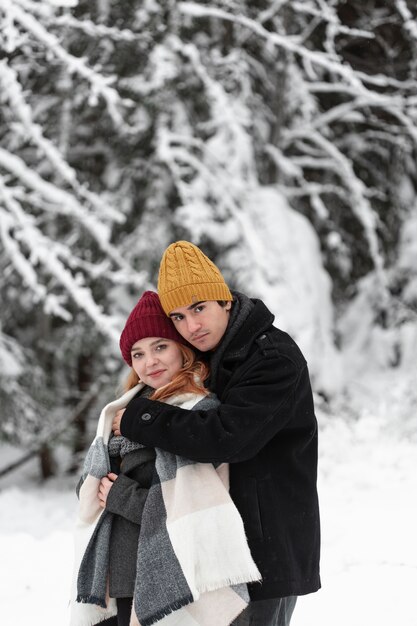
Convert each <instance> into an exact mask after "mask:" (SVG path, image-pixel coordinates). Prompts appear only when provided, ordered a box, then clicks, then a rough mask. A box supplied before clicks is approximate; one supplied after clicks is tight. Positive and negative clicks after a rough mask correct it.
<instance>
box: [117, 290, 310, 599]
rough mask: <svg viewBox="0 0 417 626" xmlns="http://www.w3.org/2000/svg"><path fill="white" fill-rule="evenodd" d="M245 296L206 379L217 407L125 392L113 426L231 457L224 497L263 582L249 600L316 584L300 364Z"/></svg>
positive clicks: (144, 439) (197, 453) (291, 346)
mask: <svg viewBox="0 0 417 626" xmlns="http://www.w3.org/2000/svg"><path fill="white" fill-rule="evenodd" d="M253 302H254V307H253V309H252V311H251V312H250V314H249V316H248V317H247V319H246V320H245V321H244V322H243V325H242V327H240V328H239V332H238V333H237V334H236V336H235V337H234V338H233V339H232V340H231V342H230V344H229V345H228V346H227V347H226V349H225V353H224V354H223V357H222V360H221V362H220V366H219V367H218V370H217V376H216V380H214V381H211V390H212V391H214V393H216V395H217V396H218V398H219V400H220V402H221V404H220V406H219V407H217V408H215V409H210V410H207V411H199V410H191V411H187V410H183V409H179V408H177V407H174V406H170V405H167V404H164V403H160V402H155V401H151V400H147V399H144V398H134V399H133V400H131V402H130V403H129V405H128V406H127V409H126V411H125V413H124V415H123V418H122V421H121V432H122V434H123V435H125V436H126V437H128V438H129V439H131V440H133V441H139V442H140V443H143V444H145V445H148V446H157V447H160V448H162V449H165V450H168V451H170V452H173V453H175V454H179V455H181V456H184V457H187V458H189V459H192V460H196V461H200V462H228V463H230V493H231V496H232V498H233V500H234V502H235V504H236V506H237V508H238V510H239V512H240V514H241V516H242V519H243V523H244V526H245V530H246V535H247V538H248V543H249V547H250V550H251V552H252V556H253V558H254V560H255V562H256V564H257V566H258V568H259V570H260V572H261V574H262V579H263V582H262V583H255V584H252V585H250V586H249V591H250V596H251V599H252V600H261V599H268V598H277V597H285V596H289V595H303V594H307V593H311V592H314V591H317V589H319V588H320V576H319V556H320V522H319V507H318V498H317V489H316V480H317V422H316V418H315V415H314V407H313V398H312V392H311V386H310V380H309V374H308V369H307V364H306V361H305V359H304V357H303V355H302V353H301V351H300V349H299V348H298V346H297V345H296V343H295V342H294V341H293V339H291V337H290V336H289V335H288V334H286V333H285V332H283V331H281V330H279V329H277V328H275V327H274V326H273V325H272V324H273V321H274V316H273V315H272V313H271V312H270V311H269V310H268V309H267V308H266V306H265V305H264V304H263V302H261V301H260V300H254V301H253Z"/></svg>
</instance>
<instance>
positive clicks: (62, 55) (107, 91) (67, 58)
mask: <svg viewBox="0 0 417 626" xmlns="http://www.w3.org/2000/svg"><path fill="white" fill-rule="evenodd" d="M23 5H24V2H23ZM2 10H3V11H4V12H5V13H6V16H7V17H9V18H11V19H12V21H14V22H15V23H18V24H20V25H21V27H22V28H24V29H25V30H26V32H28V33H30V34H31V35H32V36H33V37H35V38H36V39H37V40H38V41H39V42H40V43H41V44H42V45H43V46H45V49H46V51H48V52H49V54H52V55H53V56H54V57H55V58H56V59H58V60H59V61H60V62H62V63H63V64H64V66H65V67H66V69H67V71H68V73H69V74H77V75H79V76H80V77H81V78H83V79H84V80H86V81H87V82H88V83H89V85H90V89H91V93H90V104H91V105H94V104H97V102H98V99H99V98H100V97H101V98H103V100H104V101H105V103H106V107H107V110H108V113H109V115H110V117H111V118H112V120H113V122H114V124H115V125H116V126H117V127H125V126H126V125H125V122H124V119H123V115H122V112H121V111H123V110H124V109H126V107H130V106H131V105H132V102H131V101H130V100H127V99H123V98H121V96H120V95H119V93H118V91H117V90H116V89H115V88H114V87H112V86H111V85H112V84H113V83H114V82H115V81H116V76H104V75H103V74H101V73H100V72H98V71H96V70H95V69H93V68H91V67H89V65H88V64H87V62H86V60H85V59H83V58H80V57H75V56H74V55H72V54H70V53H69V52H68V51H67V50H65V48H64V47H63V46H62V45H61V43H60V41H59V39H58V38H57V37H56V36H55V35H53V34H51V33H49V32H48V31H47V30H46V28H45V27H44V26H43V25H42V24H41V22H40V21H39V20H37V19H35V18H34V16H33V15H31V14H30V13H29V12H28V11H26V10H24V8H23V6H22V5H21V4H20V0H3V6H2Z"/></svg>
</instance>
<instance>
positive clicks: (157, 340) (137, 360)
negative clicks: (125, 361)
mask: <svg viewBox="0 0 417 626" xmlns="http://www.w3.org/2000/svg"><path fill="white" fill-rule="evenodd" d="M131 355H132V367H133V369H134V370H135V372H136V374H137V375H138V376H139V379H140V381H141V382H142V383H145V385H149V387H152V388H153V389H159V388H160V387H163V386H164V385H167V384H168V383H170V382H171V380H173V378H175V376H176V374H178V372H179V371H180V369H181V368H182V365H183V357H182V353H181V351H180V348H179V345H178V344H177V343H176V342H175V341H172V340H171V339H162V338H161V337H146V338H145V339H140V340H139V341H137V342H136V343H135V344H134V345H133V347H132V350H131Z"/></svg>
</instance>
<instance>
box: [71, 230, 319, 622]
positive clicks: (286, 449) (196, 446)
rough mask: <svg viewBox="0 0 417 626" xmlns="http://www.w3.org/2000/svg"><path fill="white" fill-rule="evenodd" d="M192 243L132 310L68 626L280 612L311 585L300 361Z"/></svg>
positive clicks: (314, 564) (89, 492) (311, 470)
mask: <svg viewBox="0 0 417 626" xmlns="http://www.w3.org/2000/svg"><path fill="white" fill-rule="evenodd" d="M273 321H274V316H273V315H272V314H271V312H270V311H269V310H268V309H267V308H266V306H265V305H264V304H263V302H262V301H260V300H256V299H250V298H249V297H247V296H245V295H244V294H242V293H238V292H231V291H230V290H229V288H228V286H227V284H226V283H225V281H224V278H223V276H222V274H221V272H220V271H219V269H218V268H217V267H216V265H214V263H212V261H210V259H208V257H206V256H205V255H204V254H203V252H202V251H201V250H200V249H199V248H198V247H196V246H194V245H193V244H191V243H189V242H186V241H178V242H176V243H173V244H171V245H170V246H169V247H168V248H167V250H166V251H165V253H164V255H163V258H162V261H161V266H160V271H159V278H158V294H156V293H153V292H149V291H148V292H145V293H144V294H143V295H142V296H141V298H140V299H139V301H138V303H137V304H136V306H135V308H134V309H133V311H132V312H131V314H130V315H129V317H128V319H127V321H126V324H125V327H124V329H123V331H122V334H121V338H120V349H121V353H122V356H123V358H124V360H125V361H126V363H127V364H128V365H129V366H130V367H131V371H130V374H129V377H128V379H127V382H126V385H125V393H124V394H123V395H122V396H121V397H120V398H118V399H117V400H115V401H114V402H112V403H110V404H109V405H107V406H106V407H104V409H103V411H102V413H101V415H100V418H99V422H98V427H97V434H96V437H95V439H94V441H93V444H92V445H91V447H90V450H89V451H88V454H87V457H86V460H85V463H84V469H83V475H82V477H81V480H80V483H79V488H78V495H79V500H80V502H79V513H78V522H77V531H76V532H77V537H76V559H75V573H74V587H73V598H72V602H71V607H72V611H71V626H92V625H93V624H99V623H100V624H103V625H105V626H110V625H114V626H151V625H152V624H161V625H166V626H174V625H176V626H199V625H200V626H228V625H229V624H233V625H234V626H245V625H253V626H288V625H289V623H290V619H291V615H292V612H293V609H294V606H295V602H296V599H297V596H299V595H304V594H308V593H312V592H314V591H317V590H318V589H319V588H320V577H319V552H320V525H319V509H318V499H317V490H316V479H317V423H316V418H315V415H314V407H313V399H312V392H311V387H310V380H309V374H308V369H307V364H306V361H305V359H304V357H303V355H302V353H301V352H300V350H299V348H298V346H297V345H296V343H295V342H294V341H293V340H292V339H291V337H289V335H287V334H286V333H285V332H283V331H281V330H279V329H277V328H275V327H274V326H273Z"/></svg>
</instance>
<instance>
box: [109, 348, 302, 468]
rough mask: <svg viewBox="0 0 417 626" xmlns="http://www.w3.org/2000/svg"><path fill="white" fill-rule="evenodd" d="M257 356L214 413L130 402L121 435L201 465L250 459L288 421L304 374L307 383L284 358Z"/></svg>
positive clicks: (151, 403) (146, 401) (137, 400)
mask: <svg viewBox="0 0 417 626" xmlns="http://www.w3.org/2000/svg"><path fill="white" fill-rule="evenodd" d="M257 356H258V358H257V360H255V361H254V362H251V363H249V364H248V367H246V369H245V370H243V371H241V375H240V377H239V380H237V381H235V384H232V385H230V388H229V390H228V392H227V393H226V394H225V396H224V397H223V398H222V402H221V404H220V405H219V406H218V407H217V408H213V409H209V410H206V411H202V410H196V409H192V410H184V409H180V408H178V407H175V406H170V405H167V404H163V403H161V402H157V401H152V400H148V399H144V398H134V399H133V400H132V401H131V402H130V403H129V404H128V406H127V408H126V411H125V413H124V415H123V417H122V421H121V432H122V434H123V435H124V436H125V437H128V438H129V439H131V440H133V441H138V442H140V443H142V444H144V445H147V446H155V447H160V448H162V449H164V450H168V451H169V452H172V453H174V454H178V455H180V456H184V457H186V458H188V459H191V460H194V461H199V462H202V463H210V462H211V463H215V462H228V463H234V462H239V461H244V460H247V459H250V458H251V457H253V456H255V455H256V454H257V452H258V451H259V450H261V449H262V448H263V447H264V446H265V445H266V443H267V442H268V441H269V440H270V439H272V437H273V436H274V435H275V434H276V433H277V432H278V431H279V430H280V429H281V428H283V427H284V426H285V424H286V423H287V422H288V421H289V420H290V419H291V414H292V410H293V402H292V399H293V397H294V394H295V392H296V388H297V386H298V384H299V382H300V380H301V379H302V377H303V375H306V376H307V380H308V373H307V368H306V367H305V366H303V367H300V366H299V365H298V364H296V363H295V362H294V361H293V360H292V359H290V358H288V357H287V356H282V355H277V354H276V353H275V355H274V356H269V357H265V356H261V357H259V355H257ZM308 384H309V382H308Z"/></svg>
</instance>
